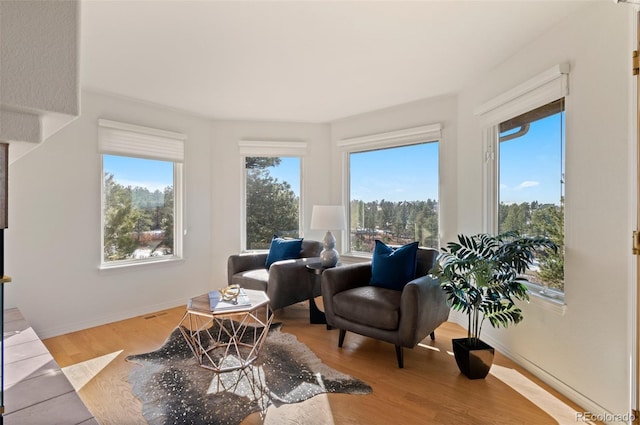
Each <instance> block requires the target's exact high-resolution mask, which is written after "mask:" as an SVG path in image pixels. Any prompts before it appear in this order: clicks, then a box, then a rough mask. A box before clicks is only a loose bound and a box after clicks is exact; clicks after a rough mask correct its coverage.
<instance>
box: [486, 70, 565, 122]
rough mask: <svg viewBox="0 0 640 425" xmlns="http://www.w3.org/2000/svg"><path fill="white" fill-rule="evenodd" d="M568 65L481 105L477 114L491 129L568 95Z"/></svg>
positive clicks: (545, 72)
mask: <svg viewBox="0 0 640 425" xmlns="http://www.w3.org/2000/svg"><path fill="white" fill-rule="evenodd" d="M569 71H570V66H569V64H568V63H561V64H558V65H556V66H553V67H551V68H549V69H547V70H546V71H544V72H542V73H540V74H538V75H536V76H535V77H533V78H531V79H529V80H527V81H525V82H524V83H522V84H520V85H518V86H516V87H514V88H512V89H511V90H509V91H507V92H505V93H502V94H501V95H499V96H496V97H494V98H493V99H491V100H489V101H488V102H486V103H484V104H483V105H480V106H479V107H477V108H476V110H475V111H474V114H475V115H476V116H478V117H479V118H480V121H481V125H482V126H483V127H489V126H493V125H496V124H499V123H501V122H502V121H506V120H508V119H510V118H513V117H516V116H518V115H521V114H524V113H525V112H528V111H531V110H533V109H535V108H538V107H540V106H543V105H546V104H547V103H550V102H553V101H554V100H558V99H560V98H562V97H565V96H566V95H568V94H569Z"/></svg>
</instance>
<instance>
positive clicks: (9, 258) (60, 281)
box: [5, 92, 211, 338]
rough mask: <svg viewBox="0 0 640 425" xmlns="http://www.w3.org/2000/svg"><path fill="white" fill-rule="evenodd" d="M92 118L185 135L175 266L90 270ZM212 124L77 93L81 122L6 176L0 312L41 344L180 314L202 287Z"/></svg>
mask: <svg viewBox="0 0 640 425" xmlns="http://www.w3.org/2000/svg"><path fill="white" fill-rule="evenodd" d="M99 118H106V119H112V120H116V121H122V122H127V123H132V124H138V125H143V126H148V127H154V128H159V129H163V130H170V131H176V132H181V133H185V134H187V136H188V140H187V141H186V143H185V158H186V159H185V162H186V165H185V175H186V181H187V191H186V200H187V210H186V223H187V225H188V230H189V232H188V235H187V236H185V239H184V256H185V260H184V261H182V262H177V263H171V264H161V265H153V266H139V267H129V268H127V269H119V270H102V271H100V270H98V265H99V262H100V255H101V246H100V184H101V156H100V154H99V153H98V148H97V146H98V140H97V136H98V129H97V121H98V119H99ZM210 138H211V123H210V122H209V121H208V120H204V119H200V118H194V117H190V116H188V115H184V114H180V113H176V112H174V111H170V110H167V109H162V108H157V107H152V106H148V105H145V104H141V103H135V102H131V101H128V100H123V99H118V98H113V97H108V96H104V95H99V94H94V93H88V92H83V94H82V115H81V116H80V117H79V118H78V119H77V120H75V121H74V122H72V123H71V124H70V125H68V126H67V127H65V128H64V129H62V130H61V131H59V132H58V133H56V134H55V135H54V136H53V137H51V138H50V139H48V140H47V141H46V142H44V143H42V144H41V145H40V146H39V147H38V148H37V149H35V150H33V151H31V152H30V153H29V154H28V155H26V156H24V157H22V158H20V159H19V160H17V161H16V162H14V163H13V164H11V165H10V167H9V228H8V230H7V231H6V233H5V234H6V243H5V253H6V265H5V270H6V273H7V274H8V275H10V276H12V278H13V282H12V283H9V284H7V285H6V291H7V306H9V307H10V306H18V307H19V308H20V310H21V311H22V313H23V315H24V316H25V317H27V318H28V320H29V322H30V324H31V325H32V326H33V328H34V329H35V330H36V332H38V334H39V335H40V337H42V338H45V337H48V336H53V335H57V334H61V333H66V332H69V331H73V330H77V329H82V328H86V327H90V326H93V325H98V324H103V323H107V322H112V321H115V320H119V319H123V318H127V317H132V316H135V315H139V314H144V313H147V312H150V311H156V310H159V309H162V308H166V307H171V306H175V305H179V304H182V303H185V302H186V299H187V298H189V297H191V296H194V295H197V294H199V293H203V292H205V291H206V290H207V288H208V287H209V285H210V278H211V276H210V274H211V271H210V264H211V238H210V235H211V220H210V211H211V177H210V176H211V145H210Z"/></svg>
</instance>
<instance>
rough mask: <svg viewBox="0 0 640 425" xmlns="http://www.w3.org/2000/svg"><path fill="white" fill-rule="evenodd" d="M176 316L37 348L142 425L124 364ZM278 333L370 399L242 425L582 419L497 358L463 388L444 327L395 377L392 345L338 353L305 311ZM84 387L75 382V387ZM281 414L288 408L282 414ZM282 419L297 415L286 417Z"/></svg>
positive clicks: (271, 413)
mask: <svg viewBox="0 0 640 425" xmlns="http://www.w3.org/2000/svg"><path fill="white" fill-rule="evenodd" d="M183 312H184V308H183V307H180V308H174V309H170V310H164V311H161V312H158V313H154V314H150V315H147V316H141V317H136V318H132V319H129V320H124V321H121V322H116V323H112V324H108V325H104V326H99V327H95V328H92V329H87V330H83V331H79V332H74V333H71V334H67V335H62V336H58V337H54V338H49V339H47V340H44V343H45V345H46V346H47V348H48V349H49V351H50V352H51V354H52V355H53V357H54V358H55V360H56V361H57V362H58V364H59V365H60V367H62V368H63V370H65V372H66V373H67V375H68V376H71V378H70V380H71V381H72V382H73V381H76V382H78V384H77V385H82V388H80V389H79V394H80V397H81V398H82V400H83V401H84V402H85V404H86V405H87V406H88V407H89V409H90V410H91V412H92V413H93V415H94V416H95V418H96V419H97V421H98V422H99V423H100V424H103V425H111V424H112V425H129V424H131V425H135V424H145V423H146V422H145V420H144V418H143V417H142V414H141V413H140V411H141V404H140V402H139V400H138V399H137V398H136V397H135V396H134V395H133V394H132V392H131V386H130V384H129V383H128V382H127V376H128V373H129V370H130V368H132V367H136V366H135V365H133V364H131V363H128V362H126V361H125V360H124V358H125V357H126V356H127V355H129V354H136V353H142V352H147V351H151V350H154V349H156V348H158V347H159V346H160V345H162V343H163V342H164V340H165V338H166V337H167V336H168V335H169V333H170V332H171V330H172V329H173V328H174V327H175V326H176V325H177V323H178V322H179V320H180V318H181V317H182V314H183ZM275 320H276V321H281V322H283V323H284V325H283V328H282V330H283V331H284V332H289V333H292V334H294V335H296V336H297V338H298V339H299V340H300V341H301V342H303V343H305V344H307V345H308V346H309V347H310V348H311V349H312V350H313V351H314V352H315V353H316V355H318V357H320V358H321V359H322V360H323V361H324V362H325V363H326V364H327V365H329V366H331V367H333V368H335V369H337V370H339V371H341V372H344V373H348V374H351V375H352V376H354V377H357V378H360V379H362V380H363V381H365V382H367V383H368V384H369V385H371V386H372V387H373V392H372V393H371V394H369V395H347V394H328V395H321V396H316V397H314V398H313V399H311V400H309V401H306V402H304V403H300V404H297V405H294V408H291V407H290V406H289V407H288V406H283V407H281V408H278V409H275V408H269V410H268V411H267V414H266V417H265V418H261V417H260V416H259V415H258V414H253V415H251V416H249V417H248V418H247V419H245V421H244V422H243V424H244V425H253V424H262V423H263V421H264V423H273V424H280V423H284V420H283V419H282V415H285V416H286V415H289V416H288V418H287V420H290V422H287V423H305V424H308V423H309V422H308V419H302V418H309V417H312V418H314V420H315V422H313V423H318V424H334V425H342V424H345V425H350V424H392V423H393V424H395V423H398V424H417V423H420V424H460V425H462V424H474V425H482V424H536V425H542V424H557V423H560V424H564V423H576V413H577V412H583V409H581V408H580V407H579V406H577V405H575V404H574V403H572V402H570V401H569V400H567V399H566V398H564V397H563V396H561V395H560V394H558V393H557V392H555V391H553V390H552V389H550V388H549V387H548V386H546V385H544V384H543V383H541V382H540V381H539V380H538V379H536V378H534V377H533V376H532V375H530V374H529V373H528V372H526V371H524V370H523V369H521V368H520V367H518V366H516V365H515V364H514V363H513V362H511V361H510V360H508V359H507V358H505V357H504V356H502V355H500V354H499V353H497V355H496V359H495V363H494V366H493V367H492V370H491V374H490V375H489V376H488V377H487V378H486V379H484V380H474V381H472V380H469V379H467V378H466V377H464V376H463V375H461V374H460V373H459V372H458V369H457V366H456V364H455V360H454V359H453V356H452V354H451V353H450V351H451V338H456V337H460V336H464V335H465V334H466V332H465V331H464V329H462V328H461V327H460V326H458V325H456V324H453V323H445V324H444V325H442V326H441V327H440V328H439V329H437V330H436V340H435V341H431V340H430V339H429V338H427V339H426V340H425V341H424V342H423V344H424V345H419V346H418V347H416V348H414V349H413V350H411V349H405V358H404V362H405V368H404V369H398V367H397V365H396V358H395V351H394V348H393V346H392V345H391V344H388V343H384V342H380V341H376V340H373V339H370V338H365V337H361V336H359V335H356V334H352V333H347V337H346V339H345V343H344V347H343V348H342V349H340V348H338V346H337V340H338V331H337V330H331V331H327V330H326V328H325V326H324V325H310V324H309V322H308V308H307V306H306V305H305V304H297V305H294V306H290V307H287V308H285V309H283V310H280V311H278V312H277V313H276V316H275ZM83 383H84V384H83ZM287 409H288V410H287ZM290 415H297V419H291V417H290Z"/></svg>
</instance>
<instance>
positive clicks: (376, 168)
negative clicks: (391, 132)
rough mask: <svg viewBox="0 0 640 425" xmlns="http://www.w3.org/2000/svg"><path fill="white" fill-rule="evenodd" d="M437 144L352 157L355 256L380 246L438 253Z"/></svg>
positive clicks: (351, 213) (351, 225) (351, 216)
mask: <svg viewBox="0 0 640 425" xmlns="http://www.w3.org/2000/svg"><path fill="white" fill-rule="evenodd" d="M438 175H439V171H438V142H437V141H436V142H429V143H419V144H413V145H407V146H400V147H393V148H386V149H377V150H371V151H362V152H352V153H350V154H349V179H350V181H349V193H350V205H349V229H350V240H349V243H350V246H349V248H350V251H351V252H354V253H357V252H362V253H371V252H373V248H374V246H375V242H374V241H375V240H376V239H379V240H381V241H383V242H385V243H387V244H389V245H404V244H406V243H410V242H414V241H418V242H419V243H420V246H425V247H432V248H439V237H438V235H439V231H438V225H439V223H438V222H439V220H438V214H439V201H438Z"/></svg>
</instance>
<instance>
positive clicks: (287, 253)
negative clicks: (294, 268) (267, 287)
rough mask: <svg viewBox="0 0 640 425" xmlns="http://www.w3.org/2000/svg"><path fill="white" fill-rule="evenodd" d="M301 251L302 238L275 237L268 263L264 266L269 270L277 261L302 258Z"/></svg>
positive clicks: (270, 248) (272, 241)
mask: <svg viewBox="0 0 640 425" xmlns="http://www.w3.org/2000/svg"><path fill="white" fill-rule="evenodd" d="M300 251H302V238H301V239H283V238H280V237H278V235H273V239H272V240H271V246H270V247H269V254H268V255H267V261H266V262H265V264H264V265H265V267H266V268H267V269H268V268H269V267H271V264H273V263H275V262H276V261H280V260H293V259H295V258H300Z"/></svg>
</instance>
